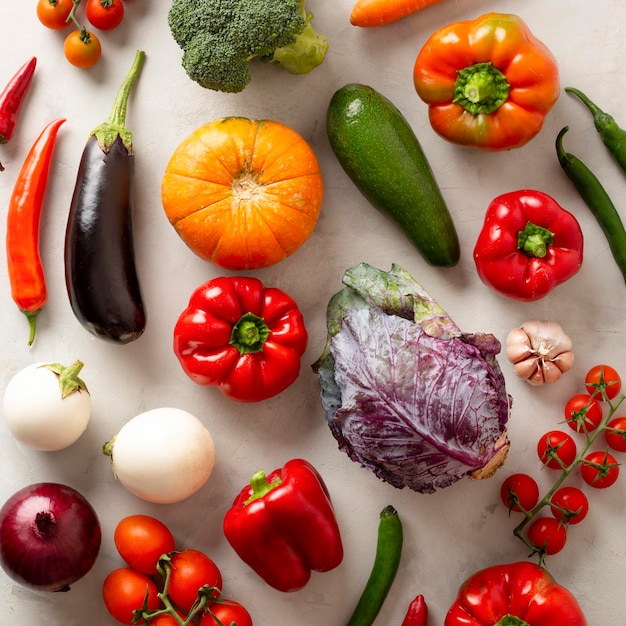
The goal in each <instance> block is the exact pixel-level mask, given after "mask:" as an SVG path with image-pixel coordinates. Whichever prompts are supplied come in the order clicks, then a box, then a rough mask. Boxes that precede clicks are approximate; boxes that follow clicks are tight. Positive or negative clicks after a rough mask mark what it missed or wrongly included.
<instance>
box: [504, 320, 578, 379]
mask: <svg viewBox="0 0 626 626" xmlns="http://www.w3.org/2000/svg"><path fill="white" fill-rule="evenodd" d="M506 356H507V358H508V359H509V361H510V362H511V363H513V371H514V372H515V374H516V375H517V376H519V377H520V378H523V379H524V380H526V381H527V382H528V383H529V384H531V385H543V383H553V382H555V381H557V380H559V378H561V376H562V375H563V373H564V372H567V370H569V369H570V368H571V367H572V365H573V364H574V353H573V352H572V341H571V339H570V338H569V337H568V336H567V335H566V334H565V332H564V330H563V328H562V327H561V325H560V324H558V323H557V322H552V321H539V320H530V321H528V322H524V323H523V324H522V325H521V326H520V327H519V328H514V329H513V330H512V331H511V332H510V333H509V336H508V337H507V340H506Z"/></svg>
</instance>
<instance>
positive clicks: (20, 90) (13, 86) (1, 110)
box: [0, 57, 37, 143]
mask: <svg viewBox="0 0 626 626" xmlns="http://www.w3.org/2000/svg"><path fill="white" fill-rule="evenodd" d="M36 65H37V58H36V57H32V58H31V59H30V60H28V61H26V63H24V65H22V67H20V69H19V70H18V71H17V72H16V73H15V74H14V76H13V77H12V78H11V80H10V81H9V82H8V83H7V85H6V87H5V88H4V90H3V92H2V93H1V94H0V143H7V141H9V140H10V139H11V137H12V136H13V131H14V130H15V125H16V124H17V120H18V116H19V113H20V109H21V108H22V103H23V102H24V97H25V96H26V92H27V91H28V87H29V85H30V83H31V80H32V78H33V74H34V73H35V66H36Z"/></svg>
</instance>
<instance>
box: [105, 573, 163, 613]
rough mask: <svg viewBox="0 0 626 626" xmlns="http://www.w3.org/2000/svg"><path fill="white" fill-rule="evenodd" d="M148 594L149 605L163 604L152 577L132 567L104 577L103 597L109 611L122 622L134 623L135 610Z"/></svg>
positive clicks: (155, 606)
mask: <svg viewBox="0 0 626 626" xmlns="http://www.w3.org/2000/svg"><path fill="white" fill-rule="evenodd" d="M146 592H147V594H148V600H147V607H148V608H149V609H150V610H156V609H158V608H159V607H160V606H161V601H160V600H159V597H158V593H159V591H158V589H157V587H156V585H155V584H154V582H153V581H152V579H150V578H148V577H147V576H146V575H144V574H141V573H140V572H137V571H135V570H134V569H132V568H130V567H120V568H118V569H115V570H113V571H112V572H110V573H109V574H108V576H107V577H106V578H105V579H104V583H103V584H102V597H103V599H104V605H105V606H106V608H107V610H108V611H109V613H110V614H111V615H112V616H113V617H114V618H115V619H116V620H117V621H118V622H121V623H122V624H132V623H133V619H134V615H133V611H135V610H137V609H141V608H142V607H143V605H144V600H145V599H146Z"/></svg>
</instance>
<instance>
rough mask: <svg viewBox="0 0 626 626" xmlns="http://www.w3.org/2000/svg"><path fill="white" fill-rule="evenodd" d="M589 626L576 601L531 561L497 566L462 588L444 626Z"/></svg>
mask: <svg viewBox="0 0 626 626" xmlns="http://www.w3.org/2000/svg"><path fill="white" fill-rule="evenodd" d="M566 624H567V626H587V620H586V618H585V615H584V614H583V611H582V609H581V608H580V605H579V604H578V602H577V601H576V598H575V597H574V596H573V595H572V594H571V593H570V591H568V590H567V589H566V588H565V587H563V586H561V585H559V584H558V583H557V582H556V581H555V580H554V578H552V576H551V575H550V574H549V573H548V572H547V571H546V570H545V569H543V568H542V567H540V566H539V565H536V564H534V563H531V562H530V561H520V562H518V563H510V564H502V565H495V566H493V567H488V568H486V569H483V570H481V571H479V572H476V573H475V574H473V575H472V576H470V577H469V578H468V579H467V580H466V581H465V582H464V583H463V584H462V585H461V588H460V589H459V593H458V595H457V598H456V600H455V601H454V603H453V605H452V606H451V607H450V610H449V611H448V614H447V615H446V619H445V622H444V626H557V625H559V626H560V625H562V626H565V625H566Z"/></svg>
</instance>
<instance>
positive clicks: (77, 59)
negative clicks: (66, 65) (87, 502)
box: [63, 30, 102, 69]
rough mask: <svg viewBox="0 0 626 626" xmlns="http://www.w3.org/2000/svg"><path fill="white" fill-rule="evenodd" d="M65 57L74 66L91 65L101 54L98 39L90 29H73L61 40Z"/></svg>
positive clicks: (83, 67) (85, 67)
mask: <svg viewBox="0 0 626 626" xmlns="http://www.w3.org/2000/svg"><path fill="white" fill-rule="evenodd" d="M63 53H64V54H65V58H66V59H67V60H68V61H69V62H70V63H71V64H72V65H74V66H75V67H80V68H81V69H87V68H89V67H93V66H94V65H95V64H96V63H97V62H98V61H99V60H100V57H101V56H102V46H101V45H100V40H99V39H98V38H97V37H96V35H94V34H93V33H92V32H91V31H83V30H74V31H72V32H71V33H70V34H69V35H68V36H67V37H66V38H65V41H64V42H63Z"/></svg>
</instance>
